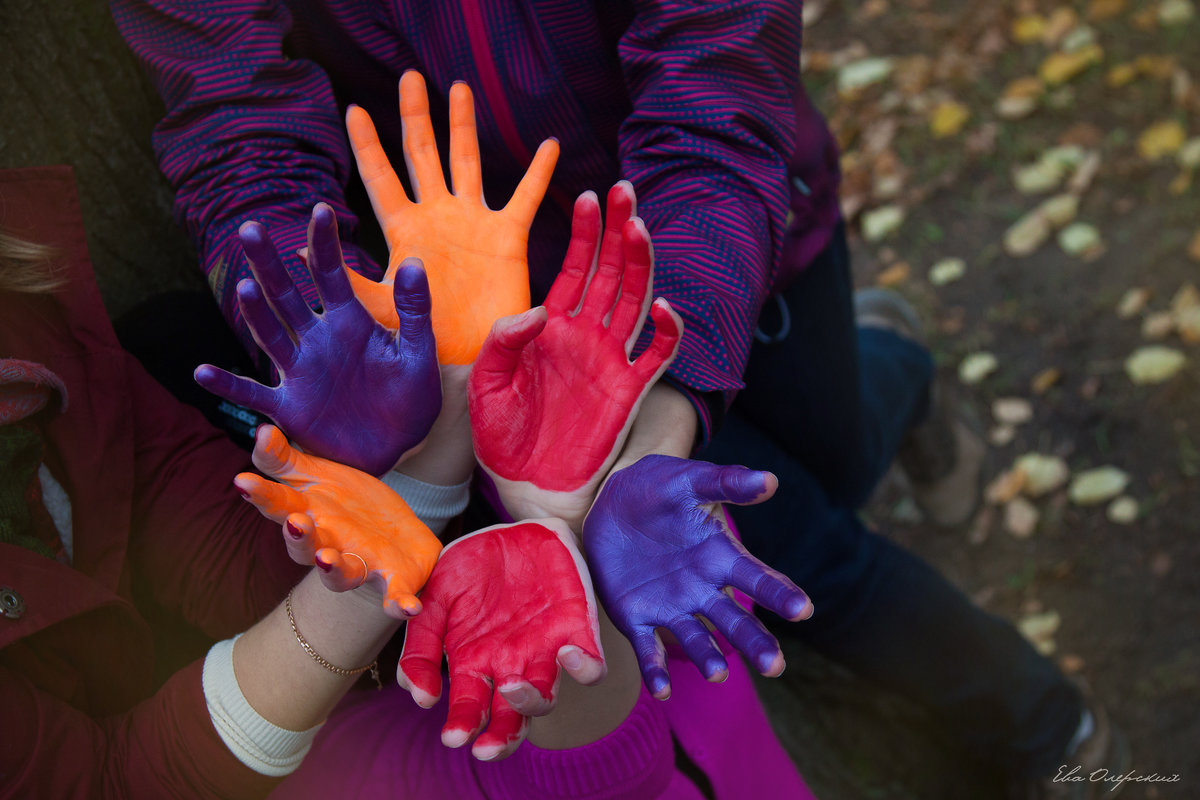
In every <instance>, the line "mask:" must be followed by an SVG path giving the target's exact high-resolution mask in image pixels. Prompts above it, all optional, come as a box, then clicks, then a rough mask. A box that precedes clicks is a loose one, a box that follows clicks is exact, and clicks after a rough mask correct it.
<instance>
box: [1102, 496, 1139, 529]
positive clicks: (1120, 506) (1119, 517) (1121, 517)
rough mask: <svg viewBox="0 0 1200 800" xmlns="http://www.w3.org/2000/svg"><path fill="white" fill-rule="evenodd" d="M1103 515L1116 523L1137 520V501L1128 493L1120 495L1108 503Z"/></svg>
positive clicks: (1128, 522) (1121, 523)
mask: <svg viewBox="0 0 1200 800" xmlns="http://www.w3.org/2000/svg"><path fill="white" fill-rule="evenodd" d="M1104 515H1105V516H1106V517H1108V519H1109V521H1110V522H1115V523H1117V524H1118V525H1129V524H1131V523H1133V522H1135V521H1137V517H1138V501H1137V500H1134V499H1133V498H1132V497H1130V496H1128V495H1121V496H1120V497H1118V498H1117V499H1116V500H1113V501H1112V502H1111V503H1109V504H1108V508H1107V509H1105V511H1104Z"/></svg>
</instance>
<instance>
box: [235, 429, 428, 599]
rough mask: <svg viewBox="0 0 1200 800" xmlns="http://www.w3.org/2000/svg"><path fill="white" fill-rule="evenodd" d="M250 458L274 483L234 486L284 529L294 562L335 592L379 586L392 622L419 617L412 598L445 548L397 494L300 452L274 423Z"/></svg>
mask: <svg viewBox="0 0 1200 800" xmlns="http://www.w3.org/2000/svg"><path fill="white" fill-rule="evenodd" d="M253 458H254V466H256V467H258V468H259V469H260V470H262V471H263V472H264V473H265V474H266V475H268V476H270V477H272V478H274V479H275V480H276V481H278V483H275V482H272V481H269V480H266V479H264V478H263V477H261V476H259V475H255V474H254V473H252V472H243V473H241V474H240V475H238V476H237V477H236V478H234V481H233V482H234V484H235V485H236V486H237V488H238V490H239V491H240V492H241V493H242V496H243V497H245V498H246V500H247V501H249V502H250V503H253V504H254V507H255V508H257V509H258V510H259V511H260V512H262V515H263V516H265V517H267V518H269V519H272V520H274V521H275V522H278V523H280V524H281V525H283V526H284V528H285V530H286V532H287V536H286V537H285V541H288V552H289V554H290V555H291V556H292V558H293V559H294V560H296V561H298V562H299V563H301V564H313V563H315V564H316V565H317V566H318V567H320V568H321V570H322V572H324V573H325V576H324V579H325V585H326V586H328V587H329V588H330V589H332V590H334V591H345V590H346V589H353V588H354V587H356V586H359V585H361V584H363V583H364V582H370V583H374V584H376V585H377V586H378V587H379V588H380V589H381V590H382V592H383V608H384V611H386V612H387V613H388V614H390V615H392V616H394V617H397V618H399V619H405V618H408V617H413V616H416V615H417V614H418V613H420V611H421V601H420V600H418V599H417V596H416V595H417V592H419V591H420V590H421V587H422V586H424V585H425V581H426V580H428V578H429V574H430V573H431V572H432V571H433V566H434V564H435V563H436V562H437V557H438V553H439V552H440V551H441V549H442V545H441V542H439V541H438V539H437V537H436V536H434V535H433V534H432V533H431V532H430V530H429V528H427V527H425V525H424V524H422V522H421V521H420V520H419V519H417V517H416V515H415V514H413V512H412V510H411V509H409V507H408V505H407V504H406V503H405V502H404V500H403V499H401V497H400V496H399V495H398V494H396V493H395V492H393V491H392V490H391V489H389V488H388V487H387V486H385V485H384V484H383V483H381V482H380V481H378V480H377V479H375V478H373V477H371V476H370V475H368V474H366V473H365V472H360V471H358V470H356V469H353V468H351V467H347V466H344V465H342V464H338V463H336V462H333V461H327V460H325V459H323V458H318V457H316V456H310V455H305V454H304V453H301V452H300V451H299V450H296V449H294V448H293V447H292V446H291V445H289V444H288V441H287V439H286V438H285V437H284V435H283V433H282V432H280V430H279V429H278V428H276V427H275V426H274V425H263V426H262V427H260V428H259V429H258V432H257V434H256V435H255V441H254V457H253Z"/></svg>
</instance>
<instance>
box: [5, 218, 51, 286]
mask: <svg viewBox="0 0 1200 800" xmlns="http://www.w3.org/2000/svg"><path fill="white" fill-rule="evenodd" d="M58 255H59V254H58V251H57V250H55V248H53V247H49V246H47V245H44V244H37V243H35V242H30V241H26V240H24V239H19V238H17V237H16V236H12V235H11V234H8V233H5V232H4V231H0V291H6V292H24V293H26V294H46V293H48V292H53V291H54V290H55V289H58V288H59V287H61V286H62V285H63V284H64V283H66V280H67V276H66V274H65V270H64V269H63V266H62V264H60V263H59V262H58V259H57V256H58Z"/></svg>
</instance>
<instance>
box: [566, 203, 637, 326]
mask: <svg viewBox="0 0 1200 800" xmlns="http://www.w3.org/2000/svg"><path fill="white" fill-rule="evenodd" d="M635 202H636V198H635V197H634V194H633V186H632V185H631V184H630V183H629V181H620V182H618V183H617V185H615V186H613V188H612V189H610V190H609V192H608V208H607V210H606V213H605V217H604V234H603V235H602V236H601V238H600V254H599V256H598V257H597V259H596V271H595V272H594V273H593V274H592V280H591V282H590V283H588V287H587V293H586V294H585V295H584V298H583V307H582V308H580V309H579V315H580V316H587V317H591V318H593V319H604V318H605V317H607V316H608V315H609V313H610V312H611V311H612V310H613V303H614V302H615V301H616V299H617V293H618V292H620V291H621V278H622V276H623V275H624V273H625V249H624V244H623V241H622V234H621V231H622V230H623V229H624V227H625V223H626V222H627V221H628V220H629V216H630V214H632V213H633V207H634V204H635Z"/></svg>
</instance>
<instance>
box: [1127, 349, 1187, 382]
mask: <svg viewBox="0 0 1200 800" xmlns="http://www.w3.org/2000/svg"><path fill="white" fill-rule="evenodd" d="M1186 361H1187V358H1186V357H1185V356H1184V355H1183V353H1181V352H1179V351H1178V350H1176V349H1175V348H1173V347H1164V346H1163V345H1157V344H1150V345H1146V346H1145V347H1139V348H1138V349H1137V350H1135V351H1133V355H1131V356H1129V358H1127V359H1125V373H1126V374H1127V375H1129V380H1131V381H1133V382H1134V383H1137V384H1146V383H1162V382H1163V381H1166V380H1170V379H1171V378H1172V377H1174V376H1175V374H1176V373H1177V372H1179V370H1181V369H1182V368H1183V365H1184V363H1185V362H1186Z"/></svg>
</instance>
